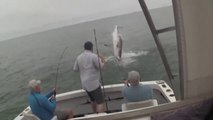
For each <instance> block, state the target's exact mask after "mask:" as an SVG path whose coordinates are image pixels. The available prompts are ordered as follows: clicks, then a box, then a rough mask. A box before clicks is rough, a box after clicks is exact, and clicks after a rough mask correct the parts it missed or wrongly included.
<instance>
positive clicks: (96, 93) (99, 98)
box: [86, 86, 104, 104]
mask: <svg viewBox="0 0 213 120" xmlns="http://www.w3.org/2000/svg"><path fill="white" fill-rule="evenodd" d="M86 92H87V94H88V96H89V97H90V100H91V101H92V102H96V104H102V103H103V102H104V99H103V94H102V91H101V87H100V86H99V87H98V88H97V89H95V90H93V91H90V92H88V91H86Z"/></svg>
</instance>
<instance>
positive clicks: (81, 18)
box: [0, 0, 171, 41]
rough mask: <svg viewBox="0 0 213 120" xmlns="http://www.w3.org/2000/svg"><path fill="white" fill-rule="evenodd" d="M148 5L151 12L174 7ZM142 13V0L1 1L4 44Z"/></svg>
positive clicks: (164, 1)
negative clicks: (8, 40) (17, 38)
mask: <svg viewBox="0 0 213 120" xmlns="http://www.w3.org/2000/svg"><path fill="white" fill-rule="evenodd" d="M146 2H147V4H148V7H149V8H151V9H153V8H158V7H163V6H169V5H171V0H146ZM140 10H141V8H140V5H139V3H138V0H0V21H1V22H0V41H2V40H6V39H10V38H14V37H18V36H22V35H27V34H30V33H34V32H39V31H44V30H48V29H53V28H57V27H61V26H66V25H71V24H76V23H79V22H85V21H91V20H95V19H100V18H104V17H110V16H116V15H121V14H126V13H131V12H136V11H140Z"/></svg>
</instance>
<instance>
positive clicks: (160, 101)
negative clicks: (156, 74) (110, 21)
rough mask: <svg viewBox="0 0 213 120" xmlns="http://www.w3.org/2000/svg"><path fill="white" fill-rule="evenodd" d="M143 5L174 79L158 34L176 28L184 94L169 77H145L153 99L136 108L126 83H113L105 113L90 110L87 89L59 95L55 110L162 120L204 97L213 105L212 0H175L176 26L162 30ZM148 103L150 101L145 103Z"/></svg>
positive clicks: (90, 118) (116, 119)
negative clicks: (127, 98)
mask: <svg viewBox="0 0 213 120" xmlns="http://www.w3.org/2000/svg"><path fill="white" fill-rule="evenodd" d="M139 4H140V5H141V8H142V10H143V13H144V15H145V17H146V19H147V22H148V25H149V27H150V30H151V32H152V35H153V37H154V40H155V42H156V45H157V48H158V50H159V53H160V56H161V58H162V61H163V64H164V66H165V69H166V72H167V75H168V78H169V80H170V81H171V83H172V80H173V78H174V75H173V74H172V72H171V70H170V66H169V64H168V61H167V58H166V55H165V54H164V50H163V47H162V45H161V43H160V40H159V36H158V35H159V34H160V33H164V32H168V31H173V30H175V31H176V36H177V48H178V56H179V78H180V93H181V97H180V99H179V100H176V97H175V94H174V93H173V89H172V88H171V87H170V86H169V85H168V84H167V83H166V82H165V81H163V80H154V81H148V82H142V83H141V84H147V85H150V86H151V87H152V88H153V89H154V91H155V92H154V93H155V100H154V99H153V100H150V101H143V102H144V103H143V102H142V103H133V105H132V106H133V107H131V105H127V104H126V105H125V104H123V98H122V96H121V88H122V87H123V86H124V85H123V84H115V85H108V86H105V91H106V98H105V101H106V103H107V106H108V110H107V111H106V113H101V114H93V113H92V112H91V110H90V109H91V108H90V105H89V101H88V98H87V96H86V93H85V92H84V91H83V90H76V91H71V92H67V93H62V94H59V95H57V104H58V106H57V109H62V108H64V107H67V106H70V107H71V108H72V109H73V111H74V115H75V118H73V119H76V120H80V119H86V120H96V119H101V120H121V119H122V120H131V119H134V120H139V119H140V120H150V119H154V120H163V118H165V116H167V117H168V116H169V117H171V119H172V118H177V116H178V115H179V117H184V115H185V114H184V113H188V114H187V115H190V114H192V113H193V112H192V111H191V112H189V111H190V110H191V109H185V108H187V107H192V106H193V105H195V104H200V103H205V102H203V101H206V100H208V101H210V102H208V103H209V106H212V104H213V103H212V101H213V99H212V98H213V87H212V85H213V80H212V79H213V64H212V61H213V55H212V51H213V47H212V45H213V41H212V34H213V33H212V28H213V23H212V21H213V14H212V11H213V6H212V1H211V0H172V4H173V10H174V21H175V26H171V27H167V28H163V29H156V27H155V25H154V23H153V21H152V17H151V15H150V14H149V10H148V8H147V6H146V3H145V1H144V0H139ZM171 83H170V84H171ZM156 101H157V102H156ZM146 102H147V103H149V104H148V105H146ZM183 109H184V110H183ZM194 109H195V108H194ZM196 109H200V108H196ZM185 110H186V111H185ZM173 111H176V112H173ZM198 111H199V110H198ZM177 112H178V114H177ZM183 112H184V113H183ZM204 112H206V114H205V115H207V114H208V113H209V112H211V111H207V110H206V111H204ZM30 115H31V111H30V108H29V107H27V108H26V109H25V110H24V111H23V112H22V113H20V114H19V115H18V116H17V117H16V118H15V120H25V119H27V117H30ZM208 115H209V114H208ZM153 116H154V117H153ZM156 116H157V118H156Z"/></svg>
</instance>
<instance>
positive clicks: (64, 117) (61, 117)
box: [55, 110, 69, 120]
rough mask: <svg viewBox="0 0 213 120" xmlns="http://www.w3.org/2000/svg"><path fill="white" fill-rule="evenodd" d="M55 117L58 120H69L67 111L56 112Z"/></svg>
mask: <svg viewBox="0 0 213 120" xmlns="http://www.w3.org/2000/svg"><path fill="white" fill-rule="evenodd" d="M55 115H56V116H57V118H58V120H67V119H68V117H69V116H68V114H67V113H66V112H65V111H59V110H57V111H55Z"/></svg>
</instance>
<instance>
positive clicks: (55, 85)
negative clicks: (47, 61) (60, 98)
mask: <svg viewBox="0 0 213 120" xmlns="http://www.w3.org/2000/svg"><path fill="white" fill-rule="evenodd" d="M67 48H68V47H65V48H64V50H63V52H62V54H61V56H60V58H59V61H58V65H57V69H56V76H55V83H54V88H55V89H56V87H57V81H58V73H59V67H60V63H61V60H62V58H63V56H64V53H65V51H66V49H67ZM54 94H56V93H54Z"/></svg>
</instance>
